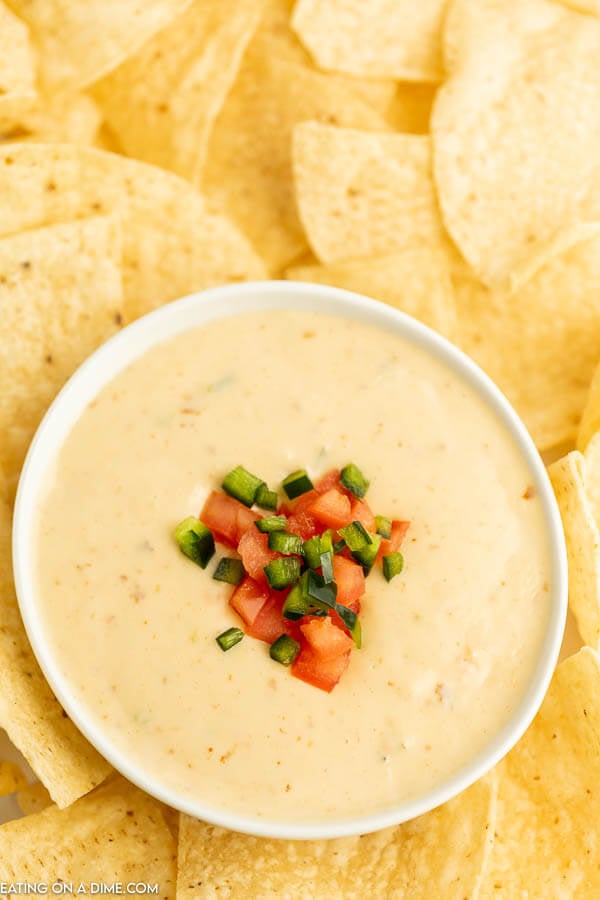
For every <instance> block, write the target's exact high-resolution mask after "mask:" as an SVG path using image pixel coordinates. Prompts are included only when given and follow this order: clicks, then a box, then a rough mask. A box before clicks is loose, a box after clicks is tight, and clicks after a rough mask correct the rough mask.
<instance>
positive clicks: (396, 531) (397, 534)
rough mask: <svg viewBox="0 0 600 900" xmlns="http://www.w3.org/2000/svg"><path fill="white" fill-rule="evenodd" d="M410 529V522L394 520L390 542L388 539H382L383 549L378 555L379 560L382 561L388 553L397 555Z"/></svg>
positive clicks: (380, 549) (381, 548)
mask: <svg viewBox="0 0 600 900" xmlns="http://www.w3.org/2000/svg"><path fill="white" fill-rule="evenodd" d="M409 528H410V522H404V521H401V520H400V519H392V530H391V534H390V539H389V541H388V540H387V539H386V538H382V539H381V547H380V548H379V553H378V554H377V559H378V560H379V559H382V558H383V557H384V556H387V554H388V553H396V551H398V550H399V549H400V547H401V546H402V541H403V540H404V537H405V535H406V532H407V531H408V529H409Z"/></svg>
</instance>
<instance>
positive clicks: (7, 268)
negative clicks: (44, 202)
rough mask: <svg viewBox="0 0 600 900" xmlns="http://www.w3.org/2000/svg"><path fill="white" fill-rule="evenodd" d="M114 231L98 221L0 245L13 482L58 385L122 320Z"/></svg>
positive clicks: (0, 363) (6, 438) (4, 406)
mask: <svg viewBox="0 0 600 900" xmlns="http://www.w3.org/2000/svg"><path fill="white" fill-rule="evenodd" d="M121 255H122V244H121V228H120V223H119V221H118V220H117V219H116V218H111V217H108V216H97V217H94V218H89V219H81V220H79V221H77V222H71V223H66V224H63V225H49V226H48V227H47V228H39V229H33V230H31V231H27V232H25V233H23V234H17V235H14V236H12V237H5V238H0V307H1V308H2V311H3V312H2V316H1V317H0V383H1V384H2V392H1V393H0V433H2V443H1V445H0V460H2V462H3V463H4V467H5V470H6V473H7V475H11V476H13V477H14V476H16V474H17V472H18V470H19V468H20V465H21V462H22V460H23V457H24V455H25V451H26V449H27V446H28V444H29V441H30V440H31V438H32V437H33V433H34V431H35V429H36V428H37V426H38V424H39V422H40V420H41V418H42V416H43V414H44V413H45V411H46V408H47V407H48V406H49V404H50V402H51V401H52V400H53V399H54V396H55V394H56V393H57V392H58V390H59V388H61V387H62V385H63V383H64V382H65V381H66V380H67V378H68V377H69V376H70V375H71V374H72V373H73V371H74V370H75V369H76V368H77V366H78V365H79V364H80V363H82V362H83V360H84V359H85V358H86V356H88V355H89V354H90V353H91V352H92V351H93V350H95V348H96V347H97V346H98V344H100V343H102V341H104V340H106V338H108V337H109V336H110V335H111V334H113V333H114V332H115V331H116V330H117V328H118V326H119V324H120V322H121V321H122V309H123V291H122V286H121Z"/></svg>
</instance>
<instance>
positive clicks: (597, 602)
mask: <svg viewBox="0 0 600 900" xmlns="http://www.w3.org/2000/svg"><path fill="white" fill-rule="evenodd" d="M548 475H549V476H550V480H551V481H552V486H553V488H554V493H555V494H556V500H557V502H558V508H559V510H560V514H561V518H562V522H563V528H564V530H565V539H566V544H567V559H568V564H569V606H570V608H571V611H572V613H573V615H574V616H575V619H576V621H577V627H578V629H579V633H580V635H581V637H582V639H583V641H584V643H586V644H589V645H590V646H592V647H594V648H598V647H600V531H599V529H598V523H597V521H596V518H595V516H594V510H593V508H592V504H591V502H590V498H589V497H588V494H587V490H586V482H587V470H586V462H585V458H584V457H583V456H582V454H581V453H580V452H579V451H578V450H574V451H572V452H571V453H569V454H567V456H565V457H563V459H559V460H558V461H557V462H555V463H552V465H551V466H549V467H548Z"/></svg>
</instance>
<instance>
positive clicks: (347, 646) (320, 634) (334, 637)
mask: <svg viewBox="0 0 600 900" xmlns="http://www.w3.org/2000/svg"><path fill="white" fill-rule="evenodd" d="M300 631H301V632H302V634H303V635H304V637H305V638H306V642H307V644H308V646H309V647H310V648H311V650H313V651H314V652H315V653H316V655H317V656H319V657H322V658H323V659H331V658H333V657H335V656H341V655H342V654H344V653H348V652H349V651H350V650H352V648H353V646H354V641H353V640H352V638H351V637H350V635H349V634H347V632H345V631H342V630H341V628H338V627H337V626H336V625H334V623H333V622H332V620H331V619H330V618H329V616H321V617H319V618H317V617H315V618H309V619H308V621H306V622H302V624H301V625H300Z"/></svg>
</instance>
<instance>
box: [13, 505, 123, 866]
mask: <svg viewBox="0 0 600 900" xmlns="http://www.w3.org/2000/svg"><path fill="white" fill-rule="evenodd" d="M10 539H11V512H10V508H9V506H8V504H7V503H6V501H5V500H4V499H3V496H2V495H0V558H1V559H2V561H3V565H2V567H1V568H0V727H2V728H4V729H5V730H6V731H7V733H8V736H9V737H10V739H11V741H12V742H13V744H14V745H15V746H16V747H18V749H19V750H20V751H21V753H22V754H23V756H24V757H25V759H26V760H27V762H28V763H29V764H30V766H31V767H32V769H33V770H34V771H35V773H36V774H37V776H38V777H39V778H40V779H41V781H42V782H43V783H44V784H45V785H46V787H47V788H48V790H49V791H50V794H51V795H52V797H53V799H54V800H55V802H56V803H58V805H59V806H67V805H68V804H69V803H72V802H73V801H74V800H76V799H77V798H78V797H81V796H82V795H83V794H86V793H87V792H88V791H90V790H91V789H92V788H93V787H95V786H96V785H97V784H99V783H100V782H101V781H103V780H104V778H106V776H107V775H108V773H109V772H110V770H111V768H110V766H109V764H108V763H107V762H106V760H104V759H102V757H101V756H100V755H99V754H98V753H97V752H96V751H95V750H94V749H93V747H92V746H91V745H90V744H88V742H87V741H86V739H85V738H84V737H83V735H82V734H80V732H79V731H78V730H77V728H75V726H74V725H73V723H72V722H71V720H70V719H69V718H68V716H67V715H66V713H65V712H64V710H63V709H62V707H61V705H60V703H59V702H58V700H57V699H56V697H55V696H54V694H53V693H52V691H51V690H50V687H49V685H48V683H47V681H46V679H45V678H44V676H43V674H42V672H41V669H40V667H39V666H38V664H37V661H36V659H35V657H34V655H33V653H32V650H31V647H30V645H29V641H28V640H27V636H26V634H25V629H24V628H23V623H22V621H21V616H20V613H19V607H18V605H17V598H16V596H15V591H14V586H13V583H12V577H11V571H12V564H11V547H10V543H11V540H10ZM30 847H31V845H29V847H28V849H29V850H30ZM0 848H2V849H0V860H2V861H3V860H4V853H3V847H2V841H1V840H0ZM1 865H2V862H0V867H1ZM0 871H1V869H0ZM21 874H23V872H21Z"/></svg>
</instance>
